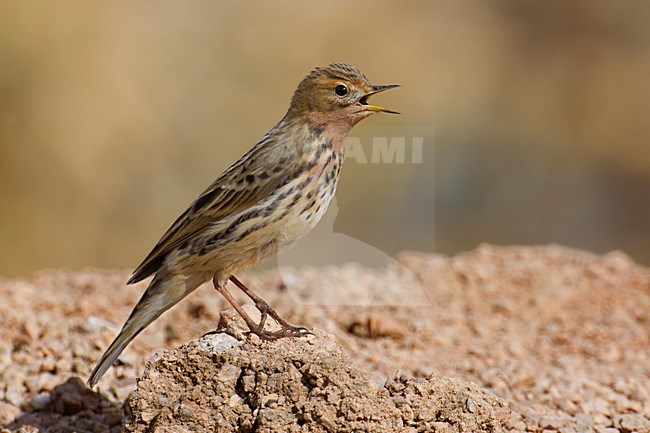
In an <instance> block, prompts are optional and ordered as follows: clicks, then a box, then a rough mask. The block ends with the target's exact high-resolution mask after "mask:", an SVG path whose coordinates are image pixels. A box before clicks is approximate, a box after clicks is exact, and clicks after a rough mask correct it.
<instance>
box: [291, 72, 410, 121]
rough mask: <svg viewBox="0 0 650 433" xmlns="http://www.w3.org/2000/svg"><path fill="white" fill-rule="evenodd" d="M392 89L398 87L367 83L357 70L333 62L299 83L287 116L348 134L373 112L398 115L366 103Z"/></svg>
mask: <svg viewBox="0 0 650 433" xmlns="http://www.w3.org/2000/svg"><path fill="white" fill-rule="evenodd" d="M394 87H399V85H397V84H391V85H384V86H378V85H375V84H372V83H370V81H368V79H367V78H366V77H365V75H363V74H362V73H361V71H359V70H358V69H357V68H355V67H353V66H350V65H347V64H345V63H332V64H331V65H328V66H325V67H322V68H316V69H314V70H313V71H311V72H310V73H309V75H307V76H306V77H305V78H304V79H303V80H302V81H301V82H300V84H298V88H297V89H296V91H295V93H294V94H293V98H292V99H291V107H290V108H289V114H290V115H293V116H300V117H302V118H305V119H307V120H309V121H310V122H311V123H313V124H321V125H336V126H338V127H341V128H344V129H348V131H349V129H350V128H352V126H354V125H355V124H356V123H357V122H359V121H360V120H362V119H364V118H366V117H368V116H369V115H371V114H373V113H381V112H383V113H393V114H399V113H398V112H397V111H393V110H389V109H387V108H383V107H379V106H377V105H372V104H370V103H369V102H368V98H369V97H370V96H371V95H374V94H375V93H379V92H383V91H384V90H388V89H392V88H394Z"/></svg>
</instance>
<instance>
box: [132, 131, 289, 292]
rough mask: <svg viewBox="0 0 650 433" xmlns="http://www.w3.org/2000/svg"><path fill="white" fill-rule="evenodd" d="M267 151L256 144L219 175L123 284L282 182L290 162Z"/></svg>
mask: <svg viewBox="0 0 650 433" xmlns="http://www.w3.org/2000/svg"><path fill="white" fill-rule="evenodd" d="M268 150H269V149H268V148H267V149H265V148H262V147H260V144H258V145H257V146H255V147H254V148H253V149H251V151H249V152H248V153H247V154H246V155H244V156H243V157H242V158H241V159H240V160H239V161H237V162H236V163H235V164H233V165H232V166H231V167H230V168H229V169H228V170H226V171H225V172H224V173H223V174H222V175H221V176H219V178H218V179H217V180H215V181H214V182H213V183H212V185H210V186H209V187H208V188H207V189H206V190H205V191H204V192H203V193H202V194H201V195H200V196H199V198H197V199H196V200H195V201H194V203H192V204H191V205H190V207H189V208H188V209H187V210H186V211H185V212H183V214H182V215H181V216H180V217H178V219H176V221H174V223H173V224H172V225H171V227H169V229H167V232H165V234H164V235H163V237H162V238H161V239H160V241H158V243H157V244H156V246H155V247H154V248H153V250H152V251H151V252H150V253H149V255H148V256H147V257H146V258H145V259H144V261H143V262H142V263H141V264H140V266H138V267H137V268H136V270H135V271H133V275H132V276H131V279H129V281H128V283H127V284H133V283H137V282H138V281H141V280H143V279H145V278H147V277H148V276H150V275H152V274H153V273H155V272H157V271H158V270H159V269H160V267H161V266H162V264H163V262H164V260H165V258H166V257H167V255H168V254H169V253H170V252H172V251H173V250H174V249H176V248H177V247H179V246H180V245H181V244H183V242H185V241H186V240H188V239H190V238H191V237H193V236H194V235H196V234H197V233H198V232H200V231H202V230H203V229H205V228H206V227H207V226H208V225H209V224H211V223H214V222H217V221H219V220H221V219H223V218H225V217H227V216H229V215H232V214H233V213H235V212H238V211H240V210H242V209H245V208H248V207H250V206H252V205H254V204H255V203H257V202H258V201H260V200H262V199H263V198H265V197H267V196H268V195H269V194H271V193H272V192H273V191H274V190H276V189H277V188H278V187H279V186H281V185H282V184H283V183H285V182H286V181H287V179H288V178H289V177H290V175H291V173H292V172H293V168H294V167H293V164H282V165H280V164H277V163H274V161H273V159H274V158H271V155H269V154H268V153H269V152H268ZM253 166H254V168H253Z"/></svg>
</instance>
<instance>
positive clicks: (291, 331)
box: [230, 275, 311, 339]
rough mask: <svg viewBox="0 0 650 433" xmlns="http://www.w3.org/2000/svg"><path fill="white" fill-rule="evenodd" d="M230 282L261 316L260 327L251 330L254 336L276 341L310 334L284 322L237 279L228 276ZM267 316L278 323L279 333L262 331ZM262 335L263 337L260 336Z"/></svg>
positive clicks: (300, 327)
mask: <svg viewBox="0 0 650 433" xmlns="http://www.w3.org/2000/svg"><path fill="white" fill-rule="evenodd" d="M230 281H232V282H233V283H235V285H236V286H237V287H239V288H240V289H241V291H242V292H244V293H245V294H246V296H248V297H249V298H251V300H252V301H253V302H255V307H256V308H257V309H258V310H259V311H260V314H261V315H262V320H260V327H259V328H258V329H256V330H253V329H251V332H253V333H254V334H257V335H259V336H260V337H261V338H267V339H277V338H282V337H300V336H303V335H306V334H311V332H309V331H308V330H307V328H304V327H302V326H293V325H291V324H290V323H289V322H287V321H286V320H284V319H283V318H282V317H280V315H279V314H278V313H277V312H276V311H275V310H274V309H273V308H271V306H270V305H269V304H268V303H267V302H266V301H265V300H264V299H262V298H260V297H259V296H258V295H257V294H255V292H253V291H252V290H251V289H249V288H248V287H246V286H245V285H244V283H242V282H241V281H239V280H238V279H237V277H235V276H234V275H231V276H230ZM267 314H268V315H269V316H271V317H272V318H273V320H275V321H276V322H278V324H279V325H280V326H282V328H281V329H280V330H279V331H275V332H266V331H264V330H263V329H262V327H263V326H264V321H265V320H266V315H267ZM261 334H264V335H261Z"/></svg>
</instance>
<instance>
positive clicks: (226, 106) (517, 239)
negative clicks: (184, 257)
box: [0, 0, 650, 276]
mask: <svg viewBox="0 0 650 433" xmlns="http://www.w3.org/2000/svg"><path fill="white" fill-rule="evenodd" d="M649 22H650V3H649V2H647V1H643V0H640V1H620V2H611V1H600V0H596V1H594V0H589V1H587V0H584V1H572V2H562V1H550V2H540V1H537V2H533V1H527V2H522V1H514V0H513V1H493V2H469V1H454V2H451V1H448V2H442V1H436V2H430V1H419V2H415V1H412V2H409V1H405V2H391V1H356V2H346V1H331V2H302V1H298V0H296V1H275V2H264V1H249V2H246V3H240V2H232V1H211V2H206V1H186V2H172V1H166V2H159V1H156V2H153V1H139V2H126V1H116V2H103V3H101V5H100V4H99V3H95V2H85V1H81V0H79V1H65V2H47V1H20V2H10V1H5V2H1V3H0V242H1V247H0V274H1V275H5V276H20V275H25V276H27V275H29V274H30V273H31V272H33V271H34V270H36V269H40V268H43V267H67V268H81V267H84V266H96V267H111V268H112V267H118V268H133V267H135V266H136V265H137V264H138V263H139V262H140V261H141V260H142V259H143V258H144V256H145V255H146V254H147V253H148V252H149V250H150V248H151V247H153V245H154V244H155V242H156V241H157V240H158V239H159V237H160V236H161V235H162V233H163V232H164V230H165V229H166V228H167V227H168V226H169V224H170V223H171V222H172V221H173V220H174V219H175V218H176V217H177V216H178V215H179V214H180V213H181V212H182V211H183V210H184V209H185V207H186V206H187V205H188V204H189V203H190V202H191V201H192V200H194V198H196V196H197V195H198V193H200V192H201V191H202V190H203V189H204V188H205V187H206V186H207V185H208V184H209V183H210V182H211V181H212V180H213V179H214V178H215V177H216V176H217V175H218V174H219V173H221V171H222V170H224V169H225V168H227V167H228V166H229V165H230V164H231V163H232V162H234V161H235V160H236V159H237V158H238V157H239V156H241V155H242V154H243V153H244V152H245V151H246V150H247V149H248V148H249V147H250V146H252V145H253V144H254V143H255V142H256V141H257V139H258V138H259V137H260V136H261V135H262V134H263V133H264V132H266V131H267V130H268V129H269V128H271V127H272V126H273V125H274V124H275V123H276V122H277V121H278V120H279V119H280V118H281V117H282V116H283V115H284V113H285V111H286V109H287V106H288V103H289V100H290V97H291V94H292V92H293V90H294V88H295V86H296V85H297V83H298V82H299V80H300V79H301V78H302V77H303V76H304V75H305V74H306V73H308V72H309V70H310V69H311V68H312V67H314V66H319V65H325V64H327V63H329V62H331V61H345V62H349V63H351V64H353V65H356V66H357V67H359V68H360V69H361V70H362V71H364V72H365V74H366V75H367V76H368V78H369V79H370V80H372V81H373V82H376V83H381V84H389V83H400V84H402V87H401V88H400V89H398V90H394V91H391V92H388V93H385V94H382V95H381V96H379V97H376V99H375V102H377V103H380V105H384V106H388V107H390V108H394V109H397V110H399V111H401V112H402V113H403V114H402V115H401V116H388V115H383V116H374V117H372V118H370V119H368V120H366V121H364V123H363V125H360V127H359V130H358V131H356V130H355V131H354V133H355V134H357V136H358V137H359V141H360V142H361V143H362V144H363V147H364V149H366V150H368V151H369V152H370V146H371V144H372V143H371V141H370V138H371V137H373V136H374V135H384V136H385V135H386V131H396V132H395V133H396V134H397V135H402V136H407V143H409V142H410V141H409V140H410V138H409V135H411V136H417V135H420V136H423V139H424V140H423V154H422V163H420V164H413V163H411V162H410V159H409V157H408V153H407V159H406V162H405V163H403V164H362V163H360V162H359V161H358V160H355V159H352V158H350V159H349V161H348V162H347V163H346V166H345V168H344V169H343V174H342V178H341V182H340V184H339V190H338V193H337V205H338V214H337V215H336V218H335V220H333V230H334V231H336V232H339V233H345V235H346V236H348V237H352V238H354V239H358V240H360V241H362V242H363V243H366V244H369V245H372V246H374V247H376V248H377V249H379V250H381V251H383V252H385V253H387V254H396V253H397V252H399V251H401V250H405V249H408V250H423V251H436V252H441V253H455V252H458V251H463V250H468V249H472V248H474V247H475V246H477V245H478V244H480V243H482V242H491V243H498V244H546V243H552V242H555V243H561V244H565V245H569V246H574V247H580V248H585V249H589V250H592V251H595V252H598V253H602V252H606V251H609V250H613V249H620V250H623V251H624V252H626V253H627V254H629V255H631V256H632V257H633V258H634V259H635V260H637V261H639V262H641V263H644V264H650V247H649V245H650V230H649V229H648V227H649V225H650V142H649V141H650V140H649V138H648V137H650V121H649V120H650V119H649V114H650V86H649V85H648V76H649V73H650V26H649V25H648V23H649ZM374 128H378V129H374ZM377 131H380V132H377ZM422 131H424V132H422ZM388 134H390V132H389V133H388ZM317 240H318V239H317V238H316V242H313V241H314V239H311V242H309V243H308V244H309V245H311V247H310V248H312V249H313V250H312V251H311V253H313V254H318V242H317Z"/></svg>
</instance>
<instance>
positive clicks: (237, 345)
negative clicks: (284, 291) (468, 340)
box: [126, 332, 509, 433]
mask: <svg viewBox="0 0 650 433" xmlns="http://www.w3.org/2000/svg"><path fill="white" fill-rule="evenodd" d="M127 404H128V407H129V412H130V416H129V417H128V418H127V422H126V426H127V430H133V431H135V432H142V433H144V432H152V431H154V432H155V431H160V432H162V431H166V430H165V429H166V428H169V429H170V430H169V431H171V429H174V431H188V432H190V431H191V432H208V431H209V432H212V431H256V432H278V431H279V432H284V431H286V432H289V431H295V432H298V431H301V432H343V433H344V432H358V431H364V432H377V433H379V432H382V433H383V432H437V431H442V432H460V431H474V432H495V431H503V427H504V425H503V423H504V421H505V420H506V419H507V417H508V414H509V409H507V407H506V405H505V403H504V402H503V401H502V400H501V399H499V398H498V397H496V396H494V395H491V394H490V393H488V392H486V391H485V390H483V389H481V388H480V387H478V386H476V385H473V384H471V383H466V382H462V381H458V380H453V379H444V378H435V377H429V378H426V379H413V378H408V377H406V376H394V377H391V378H390V379H389V380H388V381H387V383H386V384H385V386H383V387H382V386H380V385H377V384H376V383H374V382H372V381H371V380H370V379H369V378H368V375H367V374H366V373H364V372H363V371H362V370H360V369H359V368H358V367H355V366H354V364H353V362H352V361H351V360H350V358H349V357H348V356H346V355H345V354H344V353H343V350H342V349H341V347H340V346H339V345H338V344H337V343H336V339H335V338H334V336H331V335H327V334H324V333H320V332H318V333H317V334H316V335H310V336H308V337H305V338H301V339H282V340H278V341H272V342H260V341H259V340H258V339H256V338H255V337H252V338H249V339H247V340H246V341H244V342H242V341H239V340H237V339H235V338H233V337H231V336H230V335H228V334H226V333H216V334H211V335H208V336H205V337H203V338H201V339H200V340H197V341H194V342H191V343H189V344H187V345H183V346H181V347H179V348H177V349H172V350H167V351H164V352H160V353H158V354H157V355H156V356H155V357H154V359H153V360H152V361H150V362H149V363H148V364H147V368H146V369H145V372H144V375H143V376H142V378H140V380H139V381H138V386H137V390H136V392H135V393H133V395H132V396H131V397H130V398H129V400H128V402H127Z"/></svg>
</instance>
